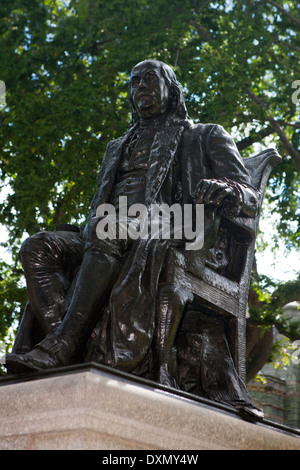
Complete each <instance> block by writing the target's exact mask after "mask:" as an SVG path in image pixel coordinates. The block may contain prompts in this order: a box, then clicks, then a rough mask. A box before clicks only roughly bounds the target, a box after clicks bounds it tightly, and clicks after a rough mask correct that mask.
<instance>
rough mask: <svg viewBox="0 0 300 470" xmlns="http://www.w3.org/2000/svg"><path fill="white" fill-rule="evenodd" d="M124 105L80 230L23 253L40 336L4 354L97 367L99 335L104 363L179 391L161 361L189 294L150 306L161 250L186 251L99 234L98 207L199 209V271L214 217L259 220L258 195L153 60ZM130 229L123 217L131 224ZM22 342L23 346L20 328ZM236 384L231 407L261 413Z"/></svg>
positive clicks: (220, 132)
mask: <svg viewBox="0 0 300 470" xmlns="http://www.w3.org/2000/svg"><path fill="white" fill-rule="evenodd" d="M130 102H131V106H132V121H131V123H130V126H129V129H128V131H127V132H126V133H125V134H124V135H123V136H122V137H120V138H118V139H116V140H114V141H112V142H110V143H109V144H108V147H107V150H106V153H105V156H104V160H103V164H102V167H101V170H100V172H99V175H98V189H97V191H96V193H95V196H94V199H93V201H92V205H91V213H90V216H89V218H88V221H87V223H86V225H85V228H84V230H83V232H82V233H81V232H80V231H79V230H77V231H76V230H74V231H70V230H63V229H59V230H56V231H54V232H41V233H37V234H35V235H33V236H31V237H29V238H28V239H27V240H25V242H24V243H23V245H22V247H21V251H20V257H21V261H22V264H23V269H24V272H25V276H26V282H27V287H28V297H29V304H30V308H31V311H32V312H33V314H34V317H35V319H36V320H37V323H38V325H39V329H40V331H41V332H42V333H41V340H40V341H39V342H38V343H37V344H35V345H34V347H33V348H32V349H31V350H30V351H27V352H26V348H24V349H23V350H22V347H19V348H15V349H14V350H13V352H12V353H10V354H8V355H7V357H6V366H7V369H8V371H9V373H21V372H25V371H32V370H41V369H47V368H53V367H59V366H66V365H70V364H76V363H80V362H83V361H89V360H94V359H93V358H94V357H95V356H93V355H91V354H90V355H89V353H88V345H89V344H92V342H93V341H92V340H93V335H94V336H95V335H98V343H97V344H98V345H99V338H100V339H102V340H103V341H102V343H103V344H104V346H103V347H102V350H101V354H102V355H101V354H100V353H99V355H98V359H97V360H99V362H101V363H103V364H106V365H109V366H111V367H114V368H117V369H120V370H123V371H127V372H131V373H136V374H139V375H141V376H144V377H152V378H153V379H154V380H156V381H158V382H161V383H163V384H165V385H169V386H170V385H171V386H173V387H178V388H180V384H178V383H177V382H176V377H174V375H173V376H172V373H171V369H169V368H168V367H167V365H166V361H167V359H166V358H170V351H171V349H172V348H173V347H174V341H175V338H176V334H177V330H178V326H179V324H180V321H181V319H182V317H183V314H184V309H185V307H186V305H187V304H188V303H191V302H192V301H193V296H192V295H191V293H189V292H186V291H180V292H179V294H178V291H176V292H175V290H176V289H175V290H174V308H173V313H172V314H171V317H169V318H168V322H164V317H163V315H164V313H163V309H160V310H158V307H157V305H158V302H157V299H158V292H159V289H161V288H162V286H161V282H160V281H161V273H162V271H163V270H164V269H165V268H166V269H168V266H167V255H168V252H169V250H170V249H171V248H172V247H174V246H175V247H179V248H180V247H182V246H184V240H179V239H178V240H176V239H174V238H173V239H169V240H168V239H161V238H160V239H159V238H153V237H151V236H150V237H148V238H147V237H145V238H142V237H140V238H138V237H136V238H135V239H134V237H132V238H130V237H128V236H127V237H126V236H118V234H119V235H120V233H121V232H122V230H123V228H124V227H121V225H120V223H117V224H116V227H115V228H116V237H108V236H107V237H106V238H105V237H102V236H99V222H101V220H103V217H104V214H103V213H101V214H100V213H99V208H101V207H102V208H103V207H106V206H105V204H111V205H112V206H113V207H114V208H116V210H118V209H119V204H120V200H122V199H121V198H122V197H125V196H126V198H127V206H128V207H129V206H133V205H134V204H139V205H143V206H144V207H146V208H147V209H149V208H150V206H151V205H153V204H162V203H164V204H168V206H169V207H170V206H171V205H172V204H174V203H177V204H180V205H181V206H182V207H183V206H184V205H188V204H193V205H195V204H204V224H205V237H206V238H205V241H204V244H203V246H202V247H200V249H201V250H202V260H203V262H204V264H205V260H206V256H207V252H208V249H209V248H210V247H211V246H212V244H213V243H214V238H215V234H216V231H217V230H218V227H219V224H220V211H221V212H222V213H223V214H224V215H225V216H226V214H233V215H236V216H240V215H242V216H243V217H246V218H247V217H249V218H251V217H255V216H256V214H257V210H258V195H257V193H256V190H255V189H253V187H252V186H251V183H250V178H249V174H248V172H247V170H246V168H245V166H244V164H243V160H242V158H241V157H240V155H239V153H238V150H237V147H236V145H235V143H234V141H233V139H232V138H231V137H230V135H229V134H228V133H227V132H226V131H225V130H224V129H223V127H221V126H220V125H216V124H194V123H193V122H192V121H191V119H190V118H189V116H188V113H187V110H186V106H185V101H184V96H183V92H182V89H181V87H180V85H179V84H178V82H177V80H176V77H175V74H174V72H173V70H172V69H171V68H170V67H169V66H168V65H166V64H164V63H162V62H160V61H157V60H145V61H143V62H141V63H139V64H137V65H136V66H135V67H134V68H133V70H132V72H131V76H130ZM206 209H207V210H206ZM130 220H132V219H130V216H129V215H128V219H126V224H129V223H130ZM126 224H125V225H126ZM62 228H63V227H62ZM75 272H76V274H75ZM178 299H179V300H178ZM175 304H176V305H175ZM166 323H168V324H166ZM21 329H22V324H21V325H20V330H21ZM207 331H208V330H207ZM211 331H216V330H215V329H214V328H212V330H211ZM20 334H21V336H22V335H23V337H24V331H23V332H21V331H20ZM25 336H26V334H25ZM213 346H214V345H213ZM217 347H218V344H217V345H215V346H214V348H217ZM150 353H151V354H150ZM150 355H151V357H152V359H151V360H150V359H149V358H150ZM220 356H221V361H222V357H223V355H222V354H221V355H220ZM146 359H147V360H146ZM201 360H202V359H201V357H199V358H197V361H199V362H200V363H201ZM219 367H220V368H222V365H221V366H219ZM208 373H209V371H208ZM151 374H152V375H151ZM212 374H213V375H217V372H216V370H213V371H212ZM234 377H236V380H232V381H231V385H230V387H233V389H234V390H233V392H234V393H233V395H234V396H235V402H234V403H236V404H238V406H239V407H240V408H241V407H242V408H244V409H248V410H250V412H251V411H252V412H253V414H254V415H255V414H256V416H259V413H260V410H257V409H256V408H255V406H254V404H253V402H252V399H251V397H250V396H249V395H248V392H247V390H246V387H244V386H243V384H241V383H240V382H239V381H238V378H237V374H236V373H235V376H234ZM216 383H217V382H216ZM216 387H218V385H216ZM220 393H221V392H220ZM216 396H217V394H216ZM225 401H226V400H225Z"/></svg>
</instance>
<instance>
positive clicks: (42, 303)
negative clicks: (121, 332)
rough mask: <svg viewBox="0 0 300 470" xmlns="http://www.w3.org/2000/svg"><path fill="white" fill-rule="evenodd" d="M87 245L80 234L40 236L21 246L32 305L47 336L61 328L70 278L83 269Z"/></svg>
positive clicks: (62, 233)
mask: <svg viewBox="0 0 300 470" xmlns="http://www.w3.org/2000/svg"><path fill="white" fill-rule="evenodd" d="M82 253H83V242H82V238H81V237H80V235H79V233H77V232H40V233H37V234H35V235H33V236H31V237H29V238H27V240H25V241H24V242H23V244H22V246H21V250H20V259H21V262H22V266H23V270H24V274H25V278H26V283H27V291H28V298H29V303H30V306H31V309H32V311H33V312H34V315H35V316H36V318H37V319H38V322H39V325H40V327H41V329H42V331H43V332H44V334H45V335H46V334H48V333H52V332H54V331H55V330H56V328H57V327H58V326H59V325H60V323H61V321H62V319H63V316H64V314H65V312H66V304H65V299H66V293H67V290H68V288H69V286H70V281H71V280H70V278H69V276H68V274H69V273H70V271H72V270H74V269H75V268H76V267H77V266H79V265H80V263H81V260H82Z"/></svg>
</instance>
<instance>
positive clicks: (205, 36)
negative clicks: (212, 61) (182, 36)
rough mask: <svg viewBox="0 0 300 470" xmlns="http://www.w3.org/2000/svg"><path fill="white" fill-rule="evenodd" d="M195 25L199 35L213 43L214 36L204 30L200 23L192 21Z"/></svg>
mask: <svg viewBox="0 0 300 470" xmlns="http://www.w3.org/2000/svg"><path fill="white" fill-rule="evenodd" d="M192 23H193V25H194V26H195V28H196V29H197V31H198V33H199V34H200V35H201V36H202V37H204V39H205V40H206V41H207V42H212V40H213V38H212V36H211V35H210V33H209V32H208V31H207V30H206V29H205V28H203V26H201V24H200V23H198V21H195V20H194V21H192Z"/></svg>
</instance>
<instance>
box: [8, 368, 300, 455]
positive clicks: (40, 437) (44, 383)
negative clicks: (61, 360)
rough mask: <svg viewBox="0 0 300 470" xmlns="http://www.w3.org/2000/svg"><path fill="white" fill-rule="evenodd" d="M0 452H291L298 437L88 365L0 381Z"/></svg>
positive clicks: (297, 446)
mask: <svg viewBox="0 0 300 470" xmlns="http://www.w3.org/2000/svg"><path fill="white" fill-rule="evenodd" d="M0 413H1V415H0V416H1V420H0V449H2V450H3V449H7V450H13V449H15V450H71V449H76V450H80V449H83V450H89V449H105V450H272V449H274V450H295V449H300V432H298V431H294V432H293V431H292V430H289V429H285V428H284V427H282V426H278V425H277V426H276V424H275V423H270V422H264V421H263V422H261V423H251V422H248V421H245V420H243V419H242V418H241V417H240V416H239V415H238V414H237V413H236V412H235V411H234V410H232V409H231V408H229V407H228V408H227V407H226V406H218V407H216V406H215V405H214V404H213V403H212V402H209V401H207V400H202V399H199V398H197V397H194V398H193V396H192V395H189V394H185V393H181V392H175V391H171V390H170V389H167V388H165V387H162V386H157V387H156V386H155V385H153V383H151V382H147V381H143V380H140V379H135V378H133V377H132V376H131V375H129V374H122V373H114V372H112V371H111V369H109V368H105V367H100V366H99V365H94V364H85V365H84V366H81V367H74V368H65V369H57V370H55V371H51V372H49V371H47V372H45V373H39V374H32V376H25V377H23V378H22V381H21V378H17V377H13V376H8V377H4V378H1V379H0Z"/></svg>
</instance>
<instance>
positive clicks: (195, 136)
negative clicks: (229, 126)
mask: <svg viewBox="0 0 300 470" xmlns="http://www.w3.org/2000/svg"><path fill="white" fill-rule="evenodd" d="M219 128H220V132H222V129H223V127H222V126H220V125H218V124H213V123H207V124H202V123H193V124H192V125H191V126H189V127H187V128H186V129H185V132H184V138H185V139H187V140H191V141H195V140H199V139H201V140H203V139H207V138H208V137H209V135H210V133H211V132H212V131H213V130H215V129H216V130H218V129H219Z"/></svg>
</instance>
